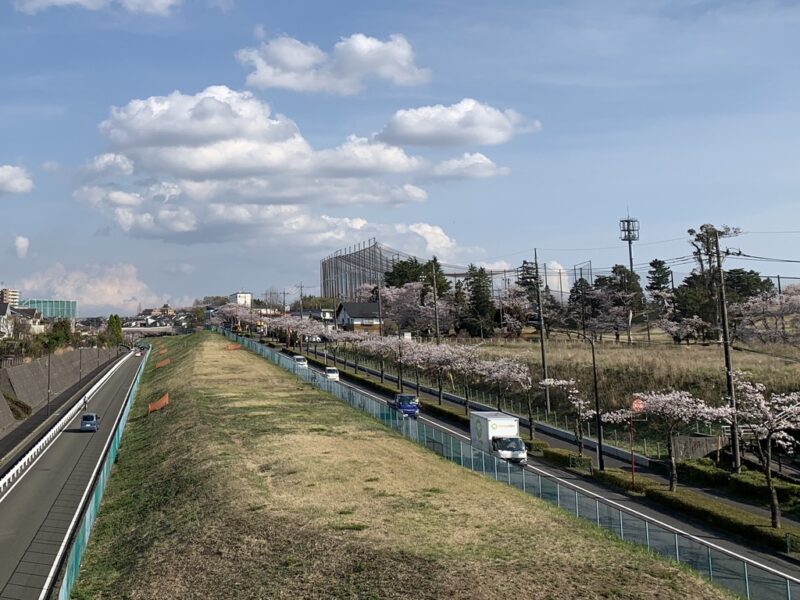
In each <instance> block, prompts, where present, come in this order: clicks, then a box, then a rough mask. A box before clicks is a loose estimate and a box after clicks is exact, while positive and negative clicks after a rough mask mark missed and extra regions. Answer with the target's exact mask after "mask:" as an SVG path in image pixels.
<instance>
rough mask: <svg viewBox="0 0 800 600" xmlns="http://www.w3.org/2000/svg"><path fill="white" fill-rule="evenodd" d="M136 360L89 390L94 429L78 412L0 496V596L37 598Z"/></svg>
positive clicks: (96, 461)
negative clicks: (96, 426) (90, 429)
mask: <svg viewBox="0 0 800 600" xmlns="http://www.w3.org/2000/svg"><path fill="white" fill-rule="evenodd" d="M141 360H142V359H141V358H138V357H131V358H130V359H129V360H127V361H126V362H125V363H124V364H123V365H122V366H121V367H120V368H119V369H118V370H117V371H116V372H115V373H114V374H113V375H111V377H110V378H109V379H108V380H107V381H106V382H105V383H104V384H103V386H102V387H101V388H100V389H99V390H98V391H97V393H96V394H95V395H94V396H93V398H92V400H91V402H90V403H89V407H88V409H87V410H88V412H95V413H97V414H98V416H99V418H100V428H99V430H98V431H97V432H96V433H90V432H81V431H80V414H79V415H78V416H77V417H76V418H75V419H74V420H73V421H72V422H71V423H70V424H69V426H68V427H67V428H66V429H65V430H64V431H63V432H62V433H61V434H60V435H59V436H58V438H56V439H55V440H54V441H53V442H52V443H51V444H50V446H49V448H48V449H47V450H46V451H45V452H44V454H42V455H41V456H40V458H39V460H38V461H37V462H36V463H35V464H34V465H32V466H31V467H30V468H29V469H28V471H27V473H26V474H25V476H24V477H22V478H21V479H20V480H18V482H17V484H16V485H15V486H14V487H13V488H11V489H10V490H9V491H8V492H7V493H5V494H4V496H2V497H0V599H2V600H10V599H15V600H19V599H23V598H24V599H27V598H32V599H35V598H39V596H40V594H41V592H42V589H43V586H44V584H45V582H46V580H47V576H48V574H49V573H50V571H51V569H52V567H53V564H54V562H55V560H56V558H57V555H58V553H59V549H60V548H61V547H62V545H64V544H65V543H66V540H65V537H66V535H67V533H68V530H69V527H70V523H71V522H72V520H73V519H74V518H75V514H76V511H77V510H78V507H79V505H80V503H81V499H82V498H83V495H84V491H85V490H86V487H87V485H88V483H89V481H90V479H91V477H92V474H93V473H94V471H95V468H96V467H97V465H98V462H99V461H100V459H101V457H102V454H103V449H104V448H105V445H106V441H107V440H108V438H109V437H110V436H111V434H112V428H113V425H114V423H115V421H116V419H117V416H118V415H119V413H120V411H121V409H122V406H123V402H124V400H125V397H126V395H127V392H128V389H129V388H130V386H131V384H132V382H133V378H134V376H135V375H136V370H137V368H138V367H139V363H140V362H141ZM65 410H66V409H65Z"/></svg>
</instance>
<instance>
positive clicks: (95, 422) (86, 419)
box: [81, 413, 100, 431]
mask: <svg viewBox="0 0 800 600" xmlns="http://www.w3.org/2000/svg"><path fill="white" fill-rule="evenodd" d="M99 426H100V419H99V418H98V416H97V413H83V415H82V416H81V431H97V428H98V427H99Z"/></svg>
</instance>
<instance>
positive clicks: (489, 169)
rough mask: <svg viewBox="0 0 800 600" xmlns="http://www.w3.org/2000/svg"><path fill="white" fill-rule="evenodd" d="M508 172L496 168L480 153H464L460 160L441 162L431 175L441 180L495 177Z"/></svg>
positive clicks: (503, 168)
mask: <svg viewBox="0 0 800 600" xmlns="http://www.w3.org/2000/svg"><path fill="white" fill-rule="evenodd" d="M510 172H511V170H510V169H509V168H508V167H498V166H497V165H496V164H495V163H494V161H492V160H491V159H490V158H488V157H486V156H484V155H483V154H481V153H480V152H475V153H474V154H470V153H469V152H465V153H464V155H463V156H462V157H461V158H453V159H450V160H443V161H442V162H440V163H439V164H437V165H436V166H435V167H434V168H433V175H434V176H436V177H441V178H442V179H461V178H477V177H496V176H498V175H508V174H509V173H510Z"/></svg>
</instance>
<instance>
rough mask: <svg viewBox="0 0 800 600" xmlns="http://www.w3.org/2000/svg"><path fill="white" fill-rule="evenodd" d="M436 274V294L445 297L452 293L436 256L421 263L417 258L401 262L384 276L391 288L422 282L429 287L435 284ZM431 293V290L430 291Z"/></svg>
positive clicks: (395, 264)
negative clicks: (434, 277) (434, 275)
mask: <svg viewBox="0 0 800 600" xmlns="http://www.w3.org/2000/svg"><path fill="white" fill-rule="evenodd" d="M434 272H435V273H436V293H437V294H438V295H439V296H444V295H445V294H446V293H447V292H448V291H450V282H449V281H448V280H447V277H446V276H445V274H444V272H443V271H442V265H441V263H439V260H438V259H437V258H436V257H435V256H434V257H433V259H431V260H429V261H427V262H425V263H421V262H419V261H418V260H417V259H416V258H409V259H407V260H400V261H397V262H396V263H394V265H392V269H391V270H390V271H387V272H386V273H385V275H384V280H385V282H386V285H387V286H389V287H396V288H399V287H403V286H404V285H405V284H407V283H417V282H419V281H422V282H424V283H426V284H427V285H428V286H430V285H432V283H433V281H432V280H433V273H434ZM428 291H430V289H429V290H428Z"/></svg>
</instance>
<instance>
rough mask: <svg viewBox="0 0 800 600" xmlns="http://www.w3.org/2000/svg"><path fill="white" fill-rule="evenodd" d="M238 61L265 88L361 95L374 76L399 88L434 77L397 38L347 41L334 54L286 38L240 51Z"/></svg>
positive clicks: (359, 35)
mask: <svg viewBox="0 0 800 600" xmlns="http://www.w3.org/2000/svg"><path fill="white" fill-rule="evenodd" d="M236 57H237V59H238V60H239V62H240V63H242V64H243V65H244V66H246V67H250V68H252V71H251V72H250V73H249V74H248V76H247V85H249V86H251V87H256V88H260V89H266V88H283V89H288V90H293V91H296V92H328V93H332V94H342V95H350V94H355V93H358V92H359V91H360V90H361V89H362V88H363V82H364V80H365V79H367V78H370V77H374V78H378V79H383V80H387V81H391V82H392V83H394V84H396V85H418V84H421V83H425V82H426V81H428V79H429V78H430V72H429V71H428V70H427V69H422V68H419V67H417V65H416V63H415V58H414V50H413V49H412V47H411V44H410V43H409V42H408V40H407V39H406V38H405V37H403V36H402V35H398V34H395V35H391V36H389V39H388V40H386V41H382V40H379V39H377V38H374V37H370V36H367V35H364V34H363V33H356V34H353V35H351V36H350V37H347V38H342V39H341V40H340V41H339V42H338V43H336V45H335V46H334V47H333V51H332V52H331V53H330V54H328V53H326V52H324V51H323V50H321V49H320V48H318V47H317V46H315V45H313V44H304V43H303V42H301V41H299V40H297V39H295V38H292V37H288V36H282V37H278V38H275V39H272V40H269V41H268V42H263V43H262V44H261V45H260V46H259V47H258V48H244V49H242V50H239V52H237V53H236Z"/></svg>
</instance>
